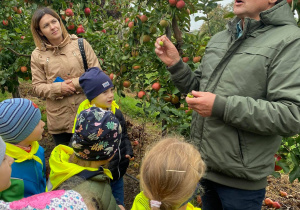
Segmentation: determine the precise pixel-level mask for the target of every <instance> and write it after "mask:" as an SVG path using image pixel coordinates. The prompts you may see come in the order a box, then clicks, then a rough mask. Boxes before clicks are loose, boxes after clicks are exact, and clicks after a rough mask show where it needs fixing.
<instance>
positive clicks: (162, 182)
mask: <svg viewBox="0 0 300 210" xmlns="http://www.w3.org/2000/svg"><path fill="white" fill-rule="evenodd" d="M204 171H205V164H204V162H203V160H202V159H201V155H200V153H199V152H198V150H197V149H196V148H195V147H194V146H193V145H191V144H189V143H186V142H184V141H182V140H181V139H179V138H166V139H163V140H161V141H159V142H158V143H156V144H155V146H154V147H152V148H151V150H150V151H149V152H148V153H146V155H145V157H144V159H143V162H142V166H141V174H140V181H141V183H140V186H141V189H142V190H143V191H142V192H141V193H139V194H138V195H137V196H136V197H135V200H134V203H133V206H132V209H131V210H143V209H145V210H150V209H151V210H159V209H161V210H167V209H180V210H186V209H187V210H193V209H194V210H196V209H199V208H195V207H194V206H193V205H192V204H191V203H189V202H187V201H188V200H189V199H190V198H191V197H192V195H193V194H194V192H195V190H196V189H197V186H198V183H199V180H200V179H201V177H202V176H203V174H204Z"/></svg>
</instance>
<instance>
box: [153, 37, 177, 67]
mask: <svg viewBox="0 0 300 210" xmlns="http://www.w3.org/2000/svg"><path fill="white" fill-rule="evenodd" d="M155 53H156V55H157V56H158V57H159V58H160V60H161V61H162V62H164V63H165V64H166V65H167V66H173V65H174V64H176V63H177V62H178V61H179V60H180V56H179V53H178V51H177V49H176V47H175V46H174V45H173V43H172V42H171V41H170V40H169V39H168V37H167V36H166V35H163V36H161V37H159V38H157V39H156V42H155Z"/></svg>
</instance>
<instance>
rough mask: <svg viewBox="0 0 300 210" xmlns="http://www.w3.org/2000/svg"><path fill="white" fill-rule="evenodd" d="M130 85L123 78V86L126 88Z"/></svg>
mask: <svg viewBox="0 0 300 210" xmlns="http://www.w3.org/2000/svg"><path fill="white" fill-rule="evenodd" d="M130 85H131V82H130V81H128V80H125V81H124V82H123V86H124V87H126V88H129V87H130Z"/></svg>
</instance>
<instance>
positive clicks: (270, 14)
mask: <svg viewBox="0 0 300 210" xmlns="http://www.w3.org/2000/svg"><path fill="white" fill-rule="evenodd" d="M290 10H291V8H290V6H289V5H288V4H287V2H286V1H282V0H281V1H280V2H279V3H278V4H276V5H275V6H274V7H272V8H270V9H268V10H266V11H263V12H261V13H260V15H259V16H260V20H259V21H257V20H254V19H251V18H245V19H244V28H243V35H242V37H241V38H245V37H248V36H256V35H257V34H260V33H262V32H264V31H265V30H268V29H269V28H270V27H274V26H283V25H295V26H296V25H297V23H296V21H295V18H294V17H293V13H292V12H291V11H290ZM240 20H241V19H240V18H238V17H235V18H234V19H233V20H232V21H229V22H228V30H229V31H230V33H231V34H233V35H234V37H236V34H237V29H236V25H237V23H238V22H239V21H240Z"/></svg>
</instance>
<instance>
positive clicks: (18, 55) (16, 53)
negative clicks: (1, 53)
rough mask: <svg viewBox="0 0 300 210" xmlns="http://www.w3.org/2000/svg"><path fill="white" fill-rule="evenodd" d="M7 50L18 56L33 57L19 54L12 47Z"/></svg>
mask: <svg viewBox="0 0 300 210" xmlns="http://www.w3.org/2000/svg"><path fill="white" fill-rule="evenodd" d="M7 49H8V50H10V51H12V52H13V53H15V54H16V55H18V56H24V57H31V55H26V54H21V53H18V52H16V51H14V50H13V49H11V48H10V47H8V48H7Z"/></svg>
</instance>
